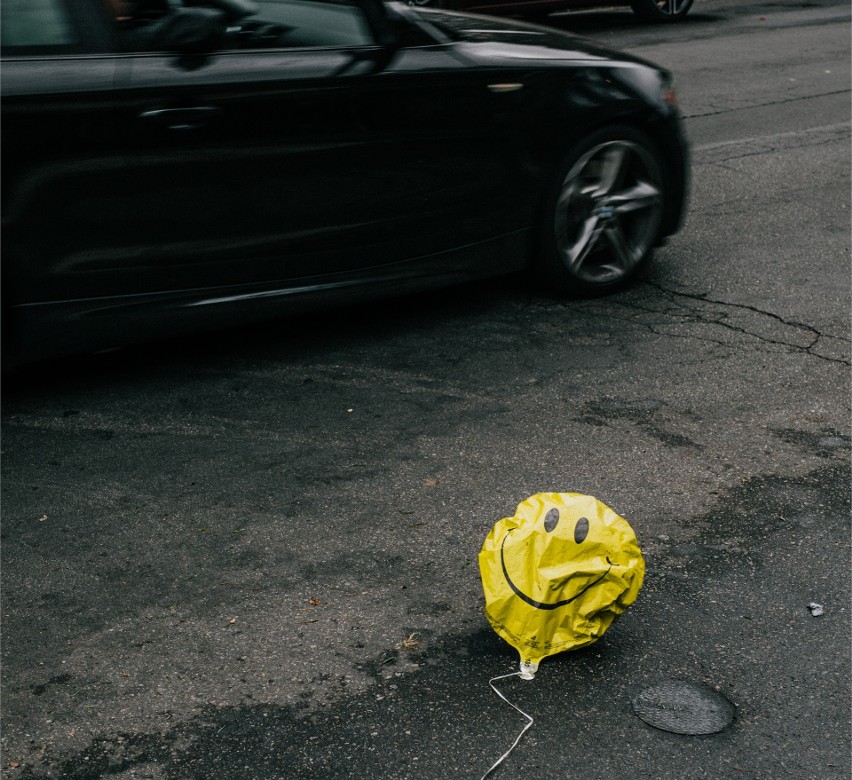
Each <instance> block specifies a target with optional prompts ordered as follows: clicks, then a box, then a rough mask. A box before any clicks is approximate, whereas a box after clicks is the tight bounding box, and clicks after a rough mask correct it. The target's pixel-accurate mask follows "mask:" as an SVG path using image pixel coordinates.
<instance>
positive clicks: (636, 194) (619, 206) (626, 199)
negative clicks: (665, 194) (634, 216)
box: [606, 181, 661, 214]
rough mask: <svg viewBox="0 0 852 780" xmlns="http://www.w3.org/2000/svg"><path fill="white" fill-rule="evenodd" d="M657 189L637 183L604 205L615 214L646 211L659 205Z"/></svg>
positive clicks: (648, 184) (659, 196) (612, 197)
mask: <svg viewBox="0 0 852 780" xmlns="http://www.w3.org/2000/svg"><path fill="white" fill-rule="evenodd" d="M660 200H661V195H660V190H659V188H657V187H655V186H654V185H653V184H651V183H650V182H647V181H640V182H637V183H636V184H635V185H634V186H633V187H630V189H627V190H623V191H621V192H618V193H616V194H614V195H612V196H611V197H609V198H607V200H606V205H607V206H612V207H613V208H614V209H615V211H616V213H617V214H627V213H628V212H631V211H638V210H639V209H646V208H649V207H651V206H656V205H657V204H658V203H660Z"/></svg>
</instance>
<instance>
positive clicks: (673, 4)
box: [654, 0, 692, 16]
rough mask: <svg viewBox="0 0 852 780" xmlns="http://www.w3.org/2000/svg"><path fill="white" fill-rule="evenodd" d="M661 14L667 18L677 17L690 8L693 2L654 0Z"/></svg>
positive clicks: (686, 0)
mask: <svg viewBox="0 0 852 780" xmlns="http://www.w3.org/2000/svg"><path fill="white" fill-rule="evenodd" d="M654 1H655V3H656V5H657V8H659V9H660V13H661V14H663V15H665V16H677V15H678V14H681V13H683V11H684V10H685V9H686V8H688V7H689V4H690V3H691V2H692V0H654Z"/></svg>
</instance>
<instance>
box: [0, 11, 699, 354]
mask: <svg viewBox="0 0 852 780" xmlns="http://www.w3.org/2000/svg"><path fill="white" fill-rule="evenodd" d="M0 12H2V25H0V34H2V57H3V61H2V127H3V133H2V167H3V177H2V190H3V192H2V196H3V200H2V205H3V215H2V217H3V234H2V272H3V287H2V290H3V339H4V349H3V357H4V363H5V364H7V365H8V364H10V363H11V364H14V363H17V362H21V361H25V360H37V359H43V358H50V357H54V356H59V355H65V354H70V353H74V352H79V351H82V350H97V349H106V348H111V347H115V346H122V345H125V344H128V343H133V342H137V341H143V340H150V339H153V338H158V337H162V336H169V335H171V334H175V333H186V332H190V331H200V330H208V329H212V328H218V327H223V326H228V325H230V324H236V323H242V322H247V321H252V320H259V319H262V318H273V317H277V316H279V315H281V314H282V313H287V312H293V311H298V310H300V309H304V308H316V307H318V306H323V305H328V304H334V303H337V302H340V301H349V302H351V301H356V302H357V301H365V300H369V299H371V298H375V297H377V296H387V295H393V294H399V293H403V292H407V291H412V290H419V289H424V288H429V287H439V286H442V285H448V284H453V283H457V282H461V281H465V280H471V279H476V278H480V277H485V276H489V275H494V274H499V273H506V272H511V271H517V270H520V269H524V268H531V269H532V270H534V271H535V272H536V273H538V274H539V276H540V277H541V278H542V279H544V280H545V281H546V282H547V283H548V284H550V285H551V286H553V287H555V288H559V289H565V290H567V291H569V292H580V293H596V292H599V291H601V292H605V291H606V290H608V289H612V288H614V287H616V286H618V285H620V284H622V283H624V282H625V281H627V280H629V278H630V277H631V276H632V275H633V273H635V270H636V268H638V267H639V264H640V263H641V262H642V261H643V260H644V259H645V258H646V257H647V256H648V254H649V253H650V251H651V248H652V247H653V246H654V245H657V244H659V243H660V242H661V241H663V240H664V239H665V237H666V236H668V235H670V234H671V233H673V232H674V231H676V230H677V229H678V227H679V225H680V223H681V220H682V216H683V211H684V204H685V190H686V181H687V151H686V141H685V139H684V135H683V132H682V127H681V121H680V118H679V115H678V111H677V109H676V107H675V106H674V104H673V99H672V95H673V93H672V91H671V79H670V76H669V74H668V73H667V72H666V71H665V70H663V69H661V68H658V67H656V66H653V65H651V64H648V63H645V62H642V61H640V60H638V59H636V58H633V57H629V56H627V55H621V54H618V53H615V52H611V51H608V50H605V49H601V48H599V47H596V46H594V45H592V44H591V43H589V42H584V41H581V40H579V39H577V38H574V37H571V36H568V35H565V34H563V33H559V32H556V31H553V30H547V29H545V28H538V27H534V26H531V25H524V24H521V23H517V22H514V21H510V20H497V19H486V18H484V17H473V16H465V15H461V14H453V13H446V12H442V11H430V10H419V9H411V8H409V7H407V6H401V5H400V6H385V5H383V4H381V3H380V2H377V0H352V1H351V2H349V1H347V0H340V1H337V0H334V1H328V0H321V1H317V0H269V1H267V2H260V3H256V4H249V3H247V2H244V0H219V2H218V3H217V5H216V6H201V5H196V6H185V7H184V8H181V9H179V10H178V11H174V10H173V9H171V10H169V9H165V10H163V11H162V13H159V12H158V13H153V14H152V15H151V16H150V17H146V19H145V21H144V22H142V23H140V25H139V26H137V27H134V28H133V29H132V32H133V33H134V35H133V36H125V37H122V36H123V32H124V31H122V29H121V24H122V23H123V21H124V20H120V21H117V20H116V19H115V18H114V17H112V16H111V15H110V14H109V13H108V12H107V11H106V5H105V4H104V3H102V2H101V1H100V0H40V1H39V2H38V3H30V2H29V0H4V2H3V5H2V6H1V7H0ZM167 14H174V16H167ZM148 23H151V24H153V25H154V26H153V28H152V29H153V33H152V35H151V36H150V37H149V38H148V39H147V40H146V39H145V38H144V36H141V35H139V33H141V32H142V31H143V30H142V27H143V26H144V24H148Z"/></svg>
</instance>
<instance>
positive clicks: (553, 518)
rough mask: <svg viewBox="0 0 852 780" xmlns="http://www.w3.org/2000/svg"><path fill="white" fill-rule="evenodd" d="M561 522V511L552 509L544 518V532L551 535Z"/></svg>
mask: <svg viewBox="0 0 852 780" xmlns="http://www.w3.org/2000/svg"><path fill="white" fill-rule="evenodd" d="M558 522H559V510H558V509H551V510H550V511H549V512H548V513H547V515H546V516H545V518H544V530H545V531H547V533H550V532H551V531H552V530H553V529H554V528H556V524H557V523H558Z"/></svg>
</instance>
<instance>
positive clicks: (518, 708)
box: [481, 672, 533, 780]
mask: <svg viewBox="0 0 852 780" xmlns="http://www.w3.org/2000/svg"><path fill="white" fill-rule="evenodd" d="M520 675H521V673H520V672H512V673H511V674H502V675H500V676H499V677H492V678H491V679H490V680H489V681H488V684H489V685H490V686H491V690H492V691H494V693H496V694H497V695H498V696H499V697H500V698H501V699H502V700H503V701H504V702H506V704H508V705H509V706H510V707H512V708H513V709H515V710H517V711H518V712H520V713H521V715H523V716H524V717H525V718H526V719H527V720H528V721H529V722H528V723H527V725H526V726H524V727H523V729H521V733H520V734H518V736H517V739H515V741H514V742H513V743H512V747H510V748H509V749H508V750H507V751H506V752H505V753H504V754H503V755H502V756H500V758H498V759H497V761H496V762H495V763H494V765H493V766H492V767H491V769H489V770H488V771H487V772H486V773H485V774H484V775H482V778H481V780H485V778H486V777H488V775H490V774H491V773H492V772H493V771H494V770H495V769H496V768H497V767H498V766H500V764H502V763H503V761H505V760H506V757H507V756H508V755H509V753H511V752H512V751H513V750H514V749H515V748H516V747H517V746H518V742H520V741H521V737H523V736H524V734H526V733H527V729H529V728H530V726H532V724H533V719H532V718H531V717H530V716H529V715H527V713H525V712H524V711H523V710H522V709H521V708H520V707H518V706H517V705H516V704H512V702H510V701H509V700H508V699H507V698H506V697H505V696H504V695H503V694H502V693H500V691H498V690H497V689H496V688H495V687H494V683H495V681H497V680H505V679H506V678H507V677H520Z"/></svg>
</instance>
